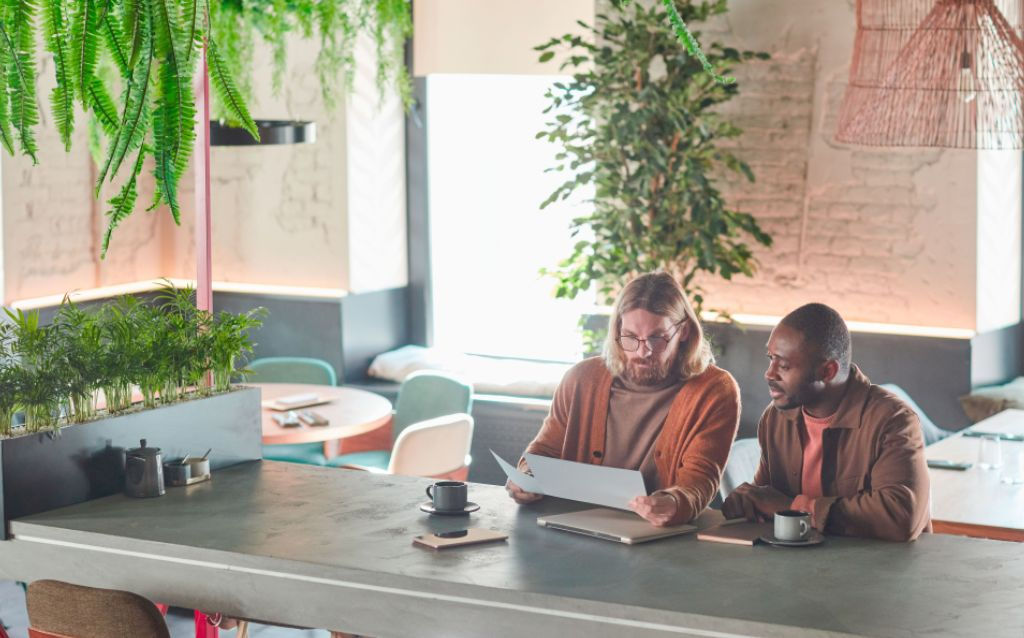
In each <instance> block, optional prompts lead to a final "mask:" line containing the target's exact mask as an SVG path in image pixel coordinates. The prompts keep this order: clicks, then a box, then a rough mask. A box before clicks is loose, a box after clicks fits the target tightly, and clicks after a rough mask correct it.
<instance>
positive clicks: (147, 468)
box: [124, 439, 164, 498]
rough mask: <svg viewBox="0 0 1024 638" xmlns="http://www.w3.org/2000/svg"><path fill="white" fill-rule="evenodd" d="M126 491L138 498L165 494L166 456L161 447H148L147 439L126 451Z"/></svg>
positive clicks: (127, 493)
mask: <svg viewBox="0 0 1024 638" xmlns="http://www.w3.org/2000/svg"><path fill="white" fill-rule="evenodd" d="M124 493H125V494H126V495H128V496H134V497H136V498H151V497H154V496H163V494H164V457H163V454H162V453H161V452H160V448H158V447H146V439H142V440H141V441H140V442H139V447H137V448H133V449H131V450H128V451H127V452H125V459H124Z"/></svg>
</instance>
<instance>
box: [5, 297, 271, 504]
mask: <svg viewBox="0 0 1024 638" xmlns="http://www.w3.org/2000/svg"><path fill="white" fill-rule="evenodd" d="M264 312H265V311H264V310H263V309H256V310H252V311H250V312H247V313H243V314H239V315H235V314H231V313H223V312H222V313H220V314H219V315H217V316H216V317H214V315H213V314H212V313H210V312H206V311H200V310H197V309H196V307H195V303H194V300H193V294H192V291H191V290H190V289H181V290H176V289H174V288H172V287H170V286H168V287H165V288H164V289H163V290H162V291H161V293H159V294H158V295H157V297H156V299H155V300H154V301H153V302H152V303H144V302H141V301H139V300H138V299H135V298H132V297H124V298H121V299H118V300H116V301H113V302H109V303H106V304H104V305H102V306H100V307H98V308H95V309H93V310H83V309H81V308H79V307H77V306H75V305H73V304H71V303H70V302H68V301H67V300H65V302H64V303H63V304H62V305H61V307H60V308H59V309H58V310H57V312H56V314H55V315H54V318H53V321H52V322H50V323H49V324H48V325H44V324H43V323H42V322H41V321H40V316H39V313H38V312H22V311H20V310H19V311H11V310H8V311H7V315H8V318H9V319H10V321H9V322H8V323H0V494H2V497H0V515H2V516H4V517H6V518H4V519H3V520H7V519H8V518H11V517H14V516H24V515H27V514H31V513H34V512H36V511H42V510H43V509H48V508H51V507H58V506H61V505H68V504H71V503H75V502H80V501H82V500H86V499H88V498H95V497H97V496H103V495H106V494H110V493H113V492H116V491H119V490H120V489H121V487H122V484H123V458H122V456H121V454H122V452H121V450H122V448H126V447H134V445H135V444H137V443H138V441H139V439H141V438H146V439H148V440H149V441H151V442H153V444H155V445H158V446H159V447H162V448H163V449H164V451H165V454H166V455H167V457H168V458H170V457H172V456H183V455H184V454H188V453H197V452H202V451H203V450H205V449H207V448H214V449H216V450H217V451H218V453H217V454H214V455H213V457H212V466H213V468H214V469H217V468H219V467H226V466H228V465H233V464H235V463H238V462H241V461H247V460H257V459H259V458H261V445H260V440H261V434H260V430H261V418H260V406H259V390H257V389H255V388H239V389H234V388H232V387H231V386H230V378H231V371H229V370H227V367H228V366H232V368H233V365H234V363H235V362H236V361H240V360H242V359H244V357H245V356H246V355H247V354H248V353H250V352H251V351H252V342H251V337H250V333H251V331H252V330H253V329H255V328H257V327H259V325H260V324H261V323H262V317H263V314H264ZM211 378H212V379H213V383H210V382H209V381H208V379H211ZM135 389H138V391H139V392H140V393H141V395H142V401H141V403H133V402H132V394H133V391H134V390H135ZM101 395H102V399H100V398H99V397H100V396H101ZM15 412H22V413H23V414H24V415H25V419H24V424H23V425H20V426H16V425H14V414H15ZM41 494H42V495H45V496H40V495H41Z"/></svg>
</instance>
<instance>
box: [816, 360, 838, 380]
mask: <svg viewBox="0 0 1024 638" xmlns="http://www.w3.org/2000/svg"><path fill="white" fill-rule="evenodd" d="M820 374H821V381H822V382H824V383H829V382H830V381H832V379H835V378H836V375H837V374H839V362H838V361H836V360H835V359H829V360H828V361H826V362H825V363H823V364H821V369H820Z"/></svg>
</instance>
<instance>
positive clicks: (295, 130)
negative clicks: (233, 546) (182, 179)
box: [210, 120, 316, 146]
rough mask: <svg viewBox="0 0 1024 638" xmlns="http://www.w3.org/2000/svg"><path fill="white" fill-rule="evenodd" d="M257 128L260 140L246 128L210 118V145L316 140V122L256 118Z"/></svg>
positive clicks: (301, 142)
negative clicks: (255, 138) (253, 136)
mask: <svg viewBox="0 0 1024 638" xmlns="http://www.w3.org/2000/svg"><path fill="white" fill-rule="evenodd" d="M256 129H257V130H258V131H259V134H260V139H259V140H254V139H253V138H252V135H250V134H249V131H247V130H245V129H244V128H240V127H237V126H229V125H228V124H226V123H224V122H221V121H219V120H210V146H267V145H271V144H313V143H314V142H316V122H304V121H294V120H256Z"/></svg>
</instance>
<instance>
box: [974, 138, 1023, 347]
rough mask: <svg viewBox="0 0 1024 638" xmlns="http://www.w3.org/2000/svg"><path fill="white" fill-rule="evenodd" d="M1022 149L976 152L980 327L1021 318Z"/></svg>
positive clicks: (1000, 325) (995, 326)
mask: <svg viewBox="0 0 1024 638" xmlns="http://www.w3.org/2000/svg"><path fill="white" fill-rule="evenodd" d="M1021 168H1022V167H1021V153H1020V151H980V152H979V153H978V248H977V250H978V269H977V270H978V272H977V287H978V318H977V330H978V332H985V331H988V330H997V329H999V328H1003V327H1005V326H1011V325H1013V324H1015V323H1017V322H1019V321H1020V319H1021V316H1020V294H1021V290H1020V287H1021V277H1020V268H1021V254H1020V245H1021V235H1020V233H1021V196H1022V193H1021Z"/></svg>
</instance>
